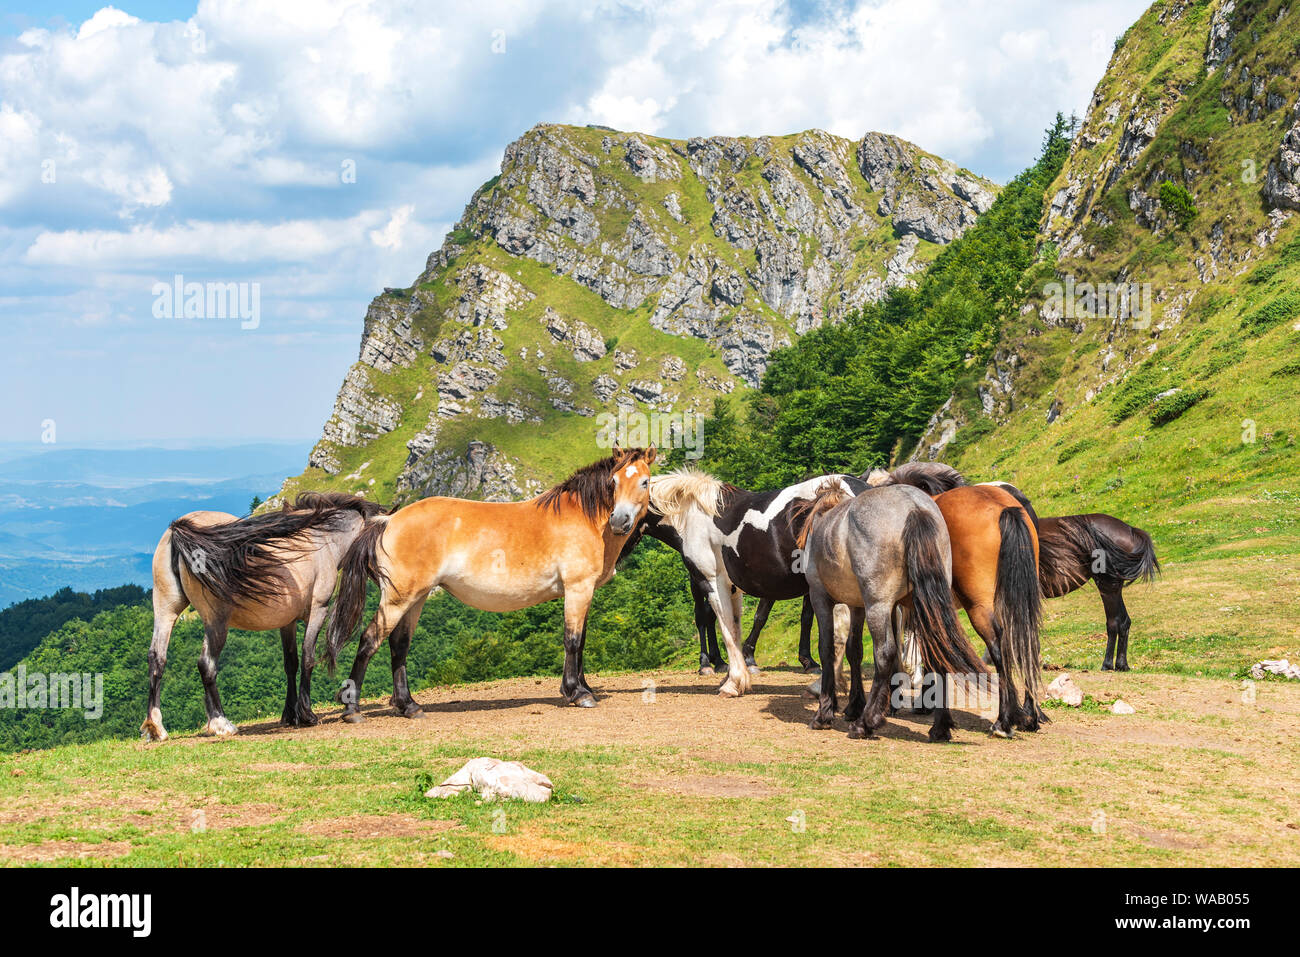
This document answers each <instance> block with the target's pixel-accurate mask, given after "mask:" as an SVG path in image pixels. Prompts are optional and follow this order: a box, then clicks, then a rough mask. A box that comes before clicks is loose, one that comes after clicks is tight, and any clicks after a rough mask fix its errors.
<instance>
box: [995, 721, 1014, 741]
mask: <svg viewBox="0 0 1300 957" xmlns="http://www.w3.org/2000/svg"><path fill="white" fill-rule="evenodd" d="M989 731H990V732H992V734H993V737H995V738H1004V739H1006V740H1008V741H1009V740H1011V738H1012V737H1013V735H1014V734H1015V732H1013V731H1012V730H1011V729H1010V728H999V727H998V726H997V725H996V724H995V725H993V727H991V728H989Z"/></svg>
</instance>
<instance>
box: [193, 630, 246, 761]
mask: <svg viewBox="0 0 1300 957" xmlns="http://www.w3.org/2000/svg"><path fill="white" fill-rule="evenodd" d="M203 624H204V628H203V653H202V654H200V655H199V677H200V678H202V679H203V705H204V707H205V708H206V709H207V712H208V723H207V725H206V727H205V730H206V731H207V732H208V733H209V734H215V735H217V736H218V737H226V736H228V735H232V734H234V733H235V732H236V731H237V730H238V729H237V728H236V727H235V726H234V725H233V724H231V723H230V720H229V719H228V718H227V717H226V716H225V714H223V713H222V711H221V695H219V694H218V693H217V662H218V661H219V660H220V659H221V649H222V648H224V647H225V646H226V621H225V619H224V618H222V619H221V620H220V621H215V622H212V623H208V622H204V623H203Z"/></svg>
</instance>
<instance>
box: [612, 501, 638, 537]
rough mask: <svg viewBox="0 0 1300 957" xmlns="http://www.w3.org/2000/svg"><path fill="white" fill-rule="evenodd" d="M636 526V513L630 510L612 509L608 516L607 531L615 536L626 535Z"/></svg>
mask: <svg viewBox="0 0 1300 957" xmlns="http://www.w3.org/2000/svg"><path fill="white" fill-rule="evenodd" d="M635 525H636V512H634V511H632V510H630V509H629V510H623V509H620V508H616V509H614V512H613V514H612V515H610V516H609V530H610V531H611V532H613V533H614V534H615V535H626V534H627V533H628V532H630V531H632V529H633V527H634V526H635Z"/></svg>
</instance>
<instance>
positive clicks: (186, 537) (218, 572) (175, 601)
mask: <svg viewBox="0 0 1300 957" xmlns="http://www.w3.org/2000/svg"><path fill="white" fill-rule="evenodd" d="M383 511H384V509H383V506H381V505H378V504H376V503H374V502H369V501H366V500H365V499H363V498H359V497H357V496H353V495H342V494H336V493H319V492H304V493H303V494H301V495H299V496H298V498H297V499H296V500H295V501H294V503H293V504H292V505H287V504H286V506H285V507H284V508H283V509H282V510H281V511H279V512H270V513H267V514H265V515H257V516H254V517H252V518H244V519H240V518H239V517H237V516H235V515H230V514H228V513H226V512H210V511H199V512H190V513H189V514H188V515H183V516H181V517H180V518H178V519H176V521H174V522H172V523H171V525H170V526H168V528H167V530H166V531H165V532H163V534H162V538H161V539H159V541H158V546H157V548H155V549H154V555H153V640H152V642H151V643H150V646H149V703H148V711H147V715H146V717H145V720H144V723H143V724H142V725H141V726H140V734H141V737H142V738H144V740H146V741H165V740H167V729H166V728H165V727H164V726H163V720H162V678H163V669H164V668H165V667H166V665H167V646H168V644H169V643H170V642H171V636H172V629H173V628H174V627H175V624H176V619H177V618H178V617H180V614H181V612H183V611H185V609H186V608H187V607H188V606H190V605H193V606H194V608H195V610H196V611H197V612H198V613H199V617H201V618H202V619H203V651H202V654H201V655H200V657H199V675H200V677H201V678H202V679H203V703H204V707H205V709H206V711H207V715H208V723H207V725H206V727H205V730H207V731H208V732H209V733H211V734H215V735H218V736H225V735H231V734H234V733H235V731H236V728H235V726H234V725H233V724H232V723H231V722H230V721H229V720H228V719H227V718H226V716H225V714H224V713H223V712H222V709H221V697H220V695H219V694H218V693H217V683H216V679H217V661H218V659H219V658H220V657H221V650H222V648H224V647H225V644H226V634H227V632H228V631H229V629H231V628H241V629H246V630H248V631H269V630H279V632H280V640H281V643H282V645H283V649H284V673H285V678H286V679H287V690H286V692H285V703H284V712H283V714H281V716H280V720H281V722H282V723H284V724H289V725H313V724H316V723H317V722H318V720H319V719H318V718H317V717H316V715H315V714H314V713H313V712H312V708H311V674H312V668H313V666H314V664H315V660H316V636H317V634H318V633H319V631H320V629H321V626H322V625H323V624H324V623H325V616H326V613H327V609H328V606H329V602H330V598H331V597H332V596H333V594H334V582H335V578H336V577H337V574H338V568H339V563H340V561H341V560H342V558H343V555H344V553H345V552H346V551H347V549H348V547H349V546H350V545H351V544H352V541H353V539H355V538H356V537H357V535H358V533H360V532H361V530H362V528H363V527H364V526H365V524H366V522H368V521H370V520H371V519H373V518H374V517H376V516H378V515H380V514H381V513H382V512H383ZM300 621H301V622H304V623H305V625H306V629H305V631H304V633H303V639H302V683H301V686H300V687H297V688H295V679H296V672H297V670H298V650H297V633H298V622H300Z"/></svg>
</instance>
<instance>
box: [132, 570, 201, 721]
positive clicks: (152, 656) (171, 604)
mask: <svg viewBox="0 0 1300 957" xmlns="http://www.w3.org/2000/svg"><path fill="white" fill-rule="evenodd" d="M169 560H170V559H169ZM169 578H170V576H169ZM188 604H189V599H187V598H186V597H185V593H184V592H183V591H181V587H180V583H179V582H177V581H175V580H174V579H172V580H169V581H166V582H159V581H158V580H157V578H155V580H154V587H153V640H152V641H151V642H150V643H149V704H148V710H147V713H146V714H145V719H144V723H142V724H141V725H140V737H141V738H143V739H144V740H145V741H166V740H167V729H166V728H165V727H163V719H162V678H163V670H164V669H165V668H166V667H167V645H168V644H169V643H170V642H171V640H172V629H173V628H174V627H175V626H176V619H177V618H179V617H180V614H181V612H183V611H184V610H185V608H186V606H187V605H188Z"/></svg>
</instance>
